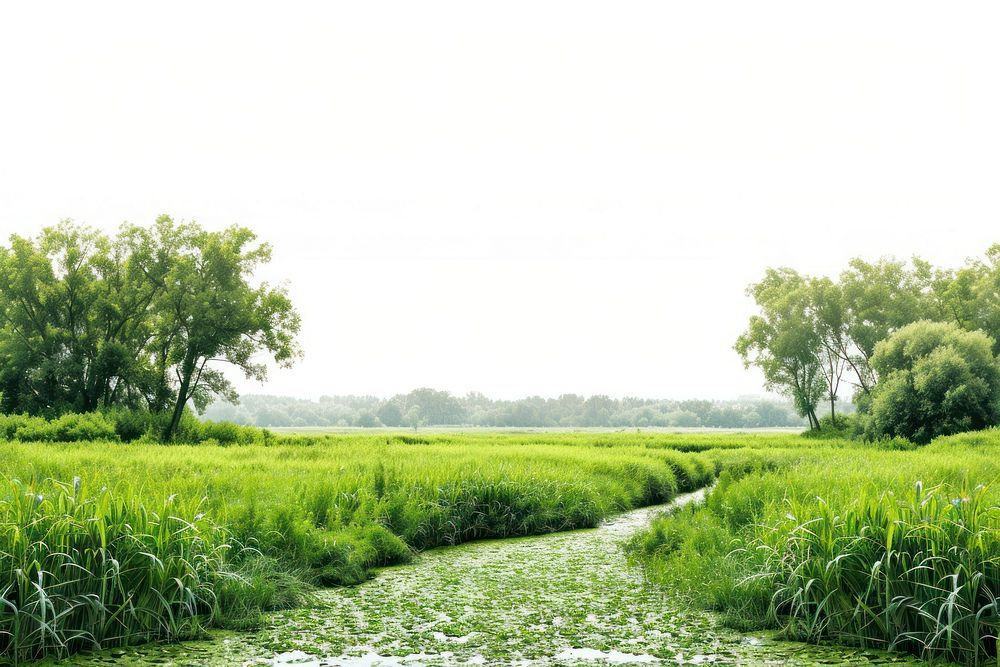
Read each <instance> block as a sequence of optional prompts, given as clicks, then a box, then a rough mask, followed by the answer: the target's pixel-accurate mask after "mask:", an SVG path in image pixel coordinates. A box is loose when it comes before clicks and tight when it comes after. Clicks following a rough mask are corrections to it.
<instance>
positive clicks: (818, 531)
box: [748, 482, 1000, 665]
mask: <svg viewBox="0 0 1000 667" xmlns="http://www.w3.org/2000/svg"><path fill="white" fill-rule="evenodd" d="M790 509H791V511H790V512H789V514H788V515H787V517H786V520H785V522H783V523H782V524H779V525H777V526H775V527H774V528H773V529H772V530H770V531H766V532H762V533H760V534H759V535H758V537H757V539H755V540H753V541H751V543H750V544H749V545H748V548H750V549H756V550H758V551H759V553H761V554H763V555H764V560H763V563H762V568H761V570H760V572H759V574H758V575H757V576H759V577H760V578H761V579H763V580H766V581H768V582H769V583H770V584H771V586H772V588H773V590H774V594H773V597H772V600H771V607H770V613H771V614H772V615H773V619H774V621H775V622H776V623H778V624H779V625H780V626H781V627H782V628H784V630H785V631H786V633H787V634H788V635H789V636H791V637H794V638H799V639H806V640H818V639H823V638H834V639H836V640H837V641H841V642H844V641H847V642H850V643H853V644H858V645H861V646H864V647H874V648H884V649H889V650H901V651H907V652H911V653H915V654H918V655H920V656H922V657H924V658H927V659H940V658H944V659H947V660H953V661H959V662H963V663H965V664H971V665H980V664H983V663H985V662H987V661H993V660H995V659H996V655H997V639H996V638H997V629H998V627H1000V598H998V594H1000V507H997V505H996V504H993V503H991V502H989V499H988V495H987V490H986V489H985V488H984V487H982V486H979V487H976V488H974V489H972V490H968V489H961V490H959V491H949V490H948V489H947V488H945V487H937V488H932V489H927V490H925V489H924V488H923V485H922V484H921V483H919V482H918V483H917V484H916V487H915V490H913V491H910V492H908V493H901V494H897V493H894V492H892V491H889V492H886V493H884V494H881V495H865V496H863V497H861V498H859V499H858V501H857V502H856V503H854V504H852V505H850V506H849V507H847V508H846V509H843V510H840V511H838V510H837V509H835V508H834V507H833V506H831V505H830V504H828V503H825V502H823V501H817V502H812V503H807V504H804V503H792V504H791V507H790Z"/></svg>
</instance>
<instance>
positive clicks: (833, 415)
mask: <svg viewBox="0 0 1000 667" xmlns="http://www.w3.org/2000/svg"><path fill="white" fill-rule="evenodd" d="M836 401H837V397H836V396H834V395H833V394H830V422H831V423H833V425H834V426H836V425H837V412H836V409H835V408H834V403H835V402H836Z"/></svg>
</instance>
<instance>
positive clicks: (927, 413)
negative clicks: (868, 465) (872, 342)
mask: <svg viewBox="0 0 1000 667" xmlns="http://www.w3.org/2000/svg"><path fill="white" fill-rule="evenodd" d="M993 343H994V342H993V340H992V339H991V338H990V337H989V336H987V335H986V334H985V333H984V332H982V331H964V330H962V329H961V328H959V326H958V325H956V324H954V323H950V322H949V323H944V322H930V321H926V320H922V321H918V322H914V323H912V324H909V325H907V326H905V327H903V328H901V329H900V330H899V331H897V332H896V333H894V334H892V335H891V336H890V337H889V338H887V339H886V340H884V341H882V342H880V343H878V344H877V345H876V347H875V351H874V354H873V356H872V364H873V367H874V368H875V371H876V372H877V373H878V374H879V377H880V380H879V384H878V385H877V386H876V387H875V389H874V390H873V391H872V395H871V400H870V403H869V404H868V405H867V406H866V413H867V414H866V415H865V423H866V428H865V432H866V435H867V436H868V437H871V438H880V437H885V436H890V437H891V436H901V437H904V438H908V439H910V440H913V441H914V442H918V443H925V442H929V441H930V440H932V439H933V438H935V437H937V436H940V435H948V434H951V433H958V432H961V431H968V430H973V429H981V428H986V427H988V426H994V425H996V424H997V423H998V422H1000V366H998V363H997V358H996V357H995V356H994V354H993Z"/></svg>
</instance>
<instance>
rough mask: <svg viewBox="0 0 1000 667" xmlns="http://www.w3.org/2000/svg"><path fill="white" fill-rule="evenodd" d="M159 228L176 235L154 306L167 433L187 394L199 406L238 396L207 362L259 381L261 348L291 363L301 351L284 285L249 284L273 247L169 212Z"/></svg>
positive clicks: (263, 372) (238, 230)
mask: <svg viewBox="0 0 1000 667" xmlns="http://www.w3.org/2000/svg"><path fill="white" fill-rule="evenodd" d="M157 227H158V229H159V233H160V234H161V236H169V237H176V238H177V241H178V243H177V250H176V254H175V256H174V257H173V258H172V261H171V263H170V269H169V271H168V272H167V273H166V275H165V276H164V279H163V282H164V290H163V294H162V296H161V298H160V299H159V300H158V302H157V305H156V316H157V317H156V328H155V334H154V338H153V345H154V349H155V350H156V351H157V357H158V363H159V366H160V369H161V371H162V372H163V373H164V375H165V377H166V378H167V381H168V383H169V385H170V386H171V388H172V393H173V408H172V411H171V417H170V420H169V422H167V425H166V427H165V429H164V432H163V438H164V439H165V440H170V439H171V438H172V437H173V435H174V434H175V433H176V431H177V427H178V425H179V424H180V420H181V417H182V415H183V412H184V408H185V406H187V404H188V402H189V401H190V402H193V403H194V404H195V406H196V407H197V408H199V409H203V408H204V407H205V406H206V405H207V404H208V403H209V401H210V400H211V397H212V396H213V395H218V396H222V397H224V398H226V399H228V400H232V401H235V400H236V399H237V396H236V392H235V389H234V387H233V385H232V383H231V382H229V380H228V379H226V377H225V376H224V375H223V374H222V372H221V371H220V370H219V369H218V368H214V367H212V366H210V365H209V364H210V363H212V362H224V363H228V364H231V365H234V366H236V367H237V368H239V369H240V370H241V371H242V372H243V373H244V374H245V375H246V376H247V377H248V378H253V379H257V380H264V379H265V378H266V377H267V367H266V366H265V365H264V364H263V363H261V362H260V361H258V360H257V359H258V357H257V355H258V353H260V352H266V353H268V354H269V355H270V356H271V358H272V359H273V360H274V362H275V363H277V364H278V365H279V366H288V365H290V364H291V363H292V362H293V361H294V360H295V359H297V358H298V357H299V356H300V354H301V352H300V350H299V348H298V345H297V344H296V342H295V336H296V334H297V333H298V331H299V326H300V320H299V315H298V313H297V312H296V311H295V309H294V308H293V307H292V303H291V300H290V299H289V298H288V294H287V291H286V290H285V289H284V288H281V287H273V286H271V285H268V284H267V283H263V284H261V285H257V286H254V285H251V283H250V279H251V277H252V275H253V272H254V270H255V269H256V268H257V267H259V266H260V265H261V264H264V263H266V262H268V261H270V259H271V247H270V246H269V245H268V244H266V243H261V244H257V243H255V242H256V235H255V234H254V233H253V232H252V231H250V230H249V229H247V228H245V227H237V226H233V227H229V228H227V229H225V230H222V231H218V232H214V231H207V230H205V229H202V228H201V227H200V226H198V225H196V224H194V223H187V224H183V225H174V223H173V221H172V220H171V219H170V218H169V217H166V216H164V217H161V218H160V219H159V220H157Z"/></svg>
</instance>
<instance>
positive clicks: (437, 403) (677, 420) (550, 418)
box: [205, 388, 804, 428]
mask: <svg viewBox="0 0 1000 667" xmlns="http://www.w3.org/2000/svg"><path fill="white" fill-rule="evenodd" d="M205 416H206V417H208V418H209V419H213V420H220V421H221V420H225V421H233V422H236V423H238V424H247V425H253V426H265V427H282V426H298V427H304V426H353V427H379V426H387V427H406V428H412V427H418V428H419V427H421V426H481V427H501V428H503V427H511V428H516V427H549V428H552V427H622V428H624V427H629V428H632V427H635V428H643V427H708V428H754V427H777V426H792V427H794V426H799V427H801V426H803V425H804V420H803V418H802V417H800V416H799V415H797V414H796V413H795V410H794V408H793V407H792V405H791V404H790V403H785V402H778V401H772V400H761V399H743V400H731V401H707V400H684V401H675V400H657V399H645V398H621V399H616V398H610V397H608V396H603V395H596V396H589V397H584V396H580V395H577V394H564V395H562V396H560V397H558V398H541V397H538V396H532V397H528V398H522V399H519V400H511V401H504V400H493V399H490V398H487V397H486V396H484V395H483V394H480V393H478V392H476V393H470V394H467V395H465V396H453V395H452V394H450V393H449V392H447V391H438V390H435V389H428V388H421V389H415V390H413V391H411V392H409V393H408V394H398V395H396V396H393V397H392V398H388V399H382V398H377V397H374V396H323V397H321V398H320V399H319V400H318V401H312V400H306V399H298V398H289V397H283V396H263V395H252V394H250V395H246V396H243V397H242V398H241V399H240V403H239V404H238V405H233V404H229V403H222V402H219V403H213V404H212V405H210V406H209V407H208V409H207V411H206V413H205Z"/></svg>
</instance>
